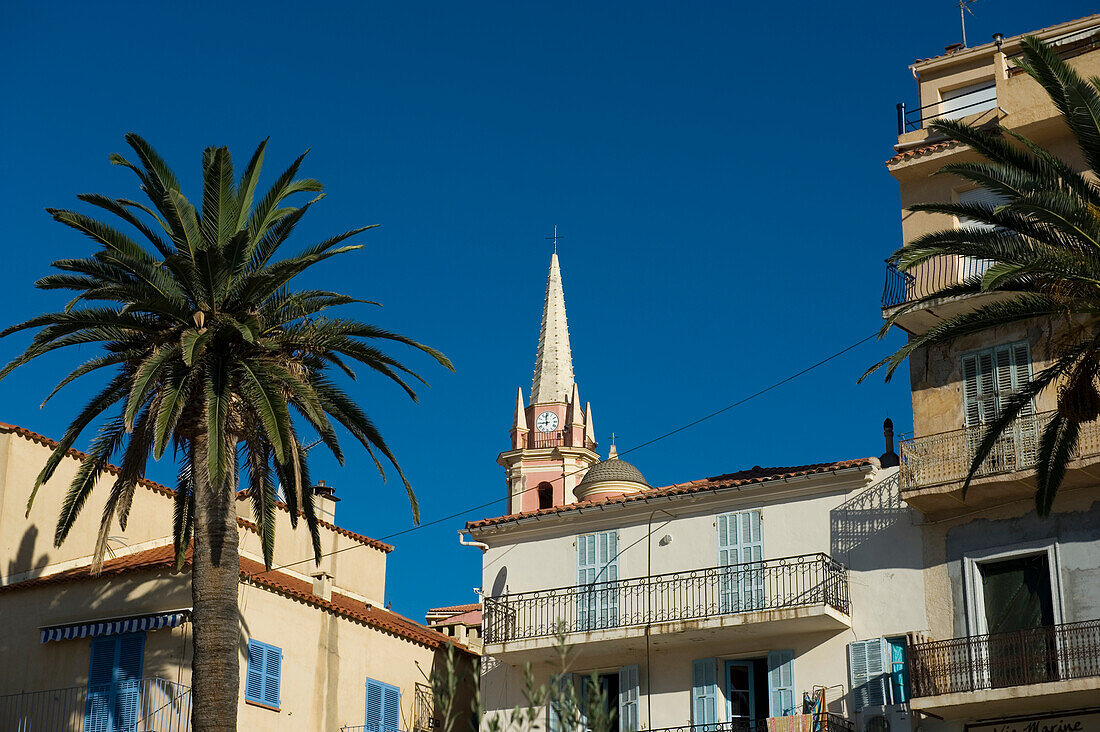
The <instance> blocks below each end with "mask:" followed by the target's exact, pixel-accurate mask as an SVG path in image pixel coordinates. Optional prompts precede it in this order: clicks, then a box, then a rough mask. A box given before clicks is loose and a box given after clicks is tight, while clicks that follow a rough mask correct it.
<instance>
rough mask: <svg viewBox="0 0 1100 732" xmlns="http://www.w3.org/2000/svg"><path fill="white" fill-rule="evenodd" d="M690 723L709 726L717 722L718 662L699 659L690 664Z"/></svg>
mask: <svg viewBox="0 0 1100 732" xmlns="http://www.w3.org/2000/svg"><path fill="white" fill-rule="evenodd" d="M691 698H692V705H691V712H692V714H691V722H692V724H693V725H696V726H698V725H709V724H716V723H717V722H718V660H717V659H715V658H699V659H696V660H694V661H692V662H691Z"/></svg>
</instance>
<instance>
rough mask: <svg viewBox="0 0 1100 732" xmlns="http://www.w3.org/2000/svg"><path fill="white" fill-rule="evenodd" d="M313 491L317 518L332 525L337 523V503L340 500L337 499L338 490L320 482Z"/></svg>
mask: <svg viewBox="0 0 1100 732" xmlns="http://www.w3.org/2000/svg"><path fill="white" fill-rule="evenodd" d="M312 490H313V497H314V498H313V506H314V509H315V510H316V511H317V518H319V519H322V520H324V521H328V522H329V523H330V524H334V523H336V502H337V501H339V500H340V499H339V498H337V497H336V489H335V488H333V487H332V486H330V485H325V481H323V480H319V481H317V485H315V486H313V488H312Z"/></svg>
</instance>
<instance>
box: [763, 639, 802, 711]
mask: <svg viewBox="0 0 1100 732" xmlns="http://www.w3.org/2000/svg"><path fill="white" fill-rule="evenodd" d="M768 706H769V709H770V714H771V716H773V717H785V716H787V715H789V714H795V713H796V712H797V711H798V710H797V709H796V708H795V704H794V651H789V650H788V651H768Z"/></svg>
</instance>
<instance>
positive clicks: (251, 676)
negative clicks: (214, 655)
mask: <svg viewBox="0 0 1100 732" xmlns="http://www.w3.org/2000/svg"><path fill="white" fill-rule="evenodd" d="M282 668H283V650H282V649H281V648H279V647H277V646H272V645H268V644H267V643H261V642H260V641H257V640H250V641H248V670H247V671H246V672H245V680H244V698H245V699H246V700H247V701H251V702H256V703H257V704H266V705H267V706H269V707H278V706H279V702H280V701H281V697H280V693H279V684H280V679H281V673H282Z"/></svg>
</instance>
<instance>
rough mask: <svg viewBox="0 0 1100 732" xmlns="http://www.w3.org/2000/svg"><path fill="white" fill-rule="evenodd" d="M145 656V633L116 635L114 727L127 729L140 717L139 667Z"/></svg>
mask: <svg viewBox="0 0 1100 732" xmlns="http://www.w3.org/2000/svg"><path fill="white" fill-rule="evenodd" d="M144 656H145V633H126V634H124V635H120V636H118V662H117V665H116V666H115V703H114V707H115V710H116V711H115V718H114V728H115V729H118V730H129V729H132V728H133V727H134V725H136V724H137V722H138V719H140V718H141V669H142V661H143V660H144Z"/></svg>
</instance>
